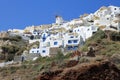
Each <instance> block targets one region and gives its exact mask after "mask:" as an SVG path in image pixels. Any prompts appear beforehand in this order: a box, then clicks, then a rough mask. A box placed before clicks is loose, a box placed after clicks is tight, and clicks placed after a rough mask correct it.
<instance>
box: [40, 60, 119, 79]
mask: <svg viewBox="0 0 120 80" xmlns="http://www.w3.org/2000/svg"><path fill="white" fill-rule="evenodd" d="M38 80H120V70H118V69H117V68H116V67H115V65H113V64H111V63H110V62H108V61H104V62H99V63H93V64H85V65H82V66H77V67H73V68H68V69H62V70H54V71H52V70H51V71H48V72H43V73H42V74H41V75H40V76H39V77H38Z"/></svg>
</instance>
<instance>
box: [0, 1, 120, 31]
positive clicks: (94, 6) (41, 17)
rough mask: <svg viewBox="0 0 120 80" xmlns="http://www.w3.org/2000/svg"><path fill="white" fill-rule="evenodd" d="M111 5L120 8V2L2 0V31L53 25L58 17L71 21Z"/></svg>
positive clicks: (0, 14)
mask: <svg viewBox="0 0 120 80" xmlns="http://www.w3.org/2000/svg"><path fill="white" fill-rule="evenodd" d="M109 5H114V6H119V7H120V0H0V31H3V30H8V29H24V28H25V27H26V26H32V25H35V26H37V25H42V24H51V23H54V22H55V16H56V15H60V16H62V17H63V19H64V20H67V21H69V20H71V19H74V18H78V17H79V16H80V15H82V14H84V13H94V12H95V11H96V10H98V9H99V8H100V7H102V6H109Z"/></svg>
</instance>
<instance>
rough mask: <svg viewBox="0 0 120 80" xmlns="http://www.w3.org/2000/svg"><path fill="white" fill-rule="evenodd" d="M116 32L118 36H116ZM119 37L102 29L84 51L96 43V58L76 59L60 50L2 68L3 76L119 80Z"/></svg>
mask: <svg viewBox="0 0 120 80" xmlns="http://www.w3.org/2000/svg"><path fill="white" fill-rule="evenodd" d="M108 33H109V36H108V35H107V34H108ZM113 33H114V34H113ZM116 34H117V36H116V39H114V38H112V37H115V35H116ZM118 36H119V33H116V32H111V31H109V32H107V33H106V32H104V31H101V30H100V31H98V32H97V33H95V34H94V35H93V36H92V37H91V38H89V39H88V40H87V41H86V43H85V45H84V46H83V47H82V48H80V51H81V52H83V54H85V53H86V52H88V50H87V49H88V47H89V46H92V47H94V50H95V57H89V56H83V57H80V59H79V60H78V61H76V60H74V58H72V56H71V55H72V54H73V53H69V54H67V55H66V56H64V55H63V54H62V53H61V52H59V53H58V54H57V55H56V56H54V57H40V58H38V59H37V60H36V61H25V62H23V63H22V64H20V63H16V64H12V65H9V67H5V68H0V79H1V80H3V79H4V80H10V79H13V80H18V79H20V80H28V79H29V80H80V79H82V80H119V78H120V70H119V69H120V63H119V62H120V57H119V56H120V53H119V46H120V42H119V39H118V38H117V37H118ZM108 37H110V38H108ZM72 59H73V60H72Z"/></svg>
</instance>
